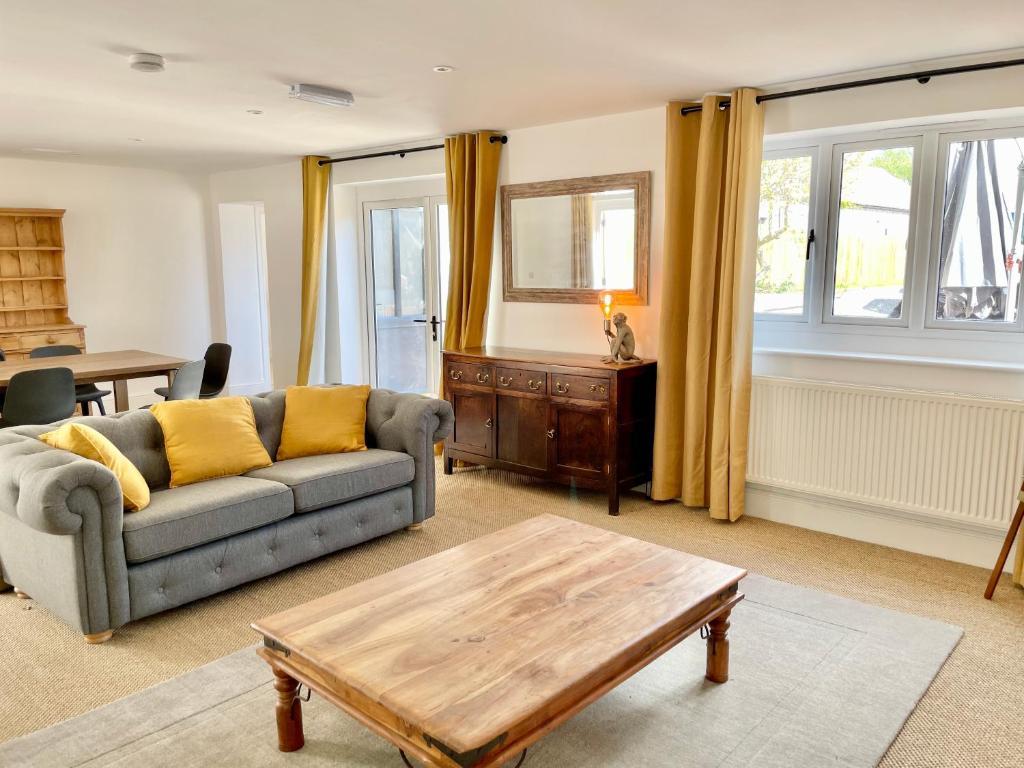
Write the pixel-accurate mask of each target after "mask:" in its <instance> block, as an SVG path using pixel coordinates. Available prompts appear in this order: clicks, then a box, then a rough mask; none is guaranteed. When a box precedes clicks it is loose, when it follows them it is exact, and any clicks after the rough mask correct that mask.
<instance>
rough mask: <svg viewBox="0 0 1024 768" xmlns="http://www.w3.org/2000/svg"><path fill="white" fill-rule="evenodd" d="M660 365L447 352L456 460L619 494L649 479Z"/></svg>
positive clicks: (451, 445)
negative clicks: (658, 366)
mask: <svg viewBox="0 0 1024 768" xmlns="http://www.w3.org/2000/svg"><path fill="white" fill-rule="evenodd" d="M656 383H657V366H656V364H655V363H654V362H653V361H648V362H643V363H640V364H636V365H625V364H621V363H615V364H608V363H604V362H602V361H601V358H600V357H599V356H597V355H579V354H574V353H568V352H566V353H561V352H541V351H536V350H527V349H506V348H501V347H479V348H475V349H465V350H460V351H458V352H445V353H444V397H445V399H446V400H447V401H448V402H449V403H451V405H452V408H453V410H454V411H455V429H454V430H453V432H452V434H451V435H450V436H449V437H448V438H447V439H446V440H445V452H444V471H445V474H451V473H452V467H453V462H454V461H455V460H456V459H458V460H460V461H464V462H468V463H472V464H481V465H483V466H488V467H496V468H500V469H509V470H513V471H516V472H523V473H526V474H529V475H535V476H537V477H543V478H545V479H547V480H551V481H554V482H559V483H565V484H570V485H579V486H582V487H585V488H596V489H600V490H603V491H605V492H606V493H607V495H608V514H610V515H617V514H618V513H619V492H620V491H622V490H623V489H627V490H628V489H629V488H632V487H634V486H637V485H640V484H642V483H646V482H648V481H649V480H650V479H651V455H652V451H653V446H654V394H655V386H656Z"/></svg>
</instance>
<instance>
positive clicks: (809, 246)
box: [804, 227, 814, 261]
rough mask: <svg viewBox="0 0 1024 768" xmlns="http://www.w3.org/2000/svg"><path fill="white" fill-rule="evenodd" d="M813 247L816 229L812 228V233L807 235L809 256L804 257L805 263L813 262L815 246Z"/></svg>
mask: <svg viewBox="0 0 1024 768" xmlns="http://www.w3.org/2000/svg"><path fill="white" fill-rule="evenodd" d="M813 245H814V228H813V227H812V228H811V231H810V232H808V233H807V255H806V256H805V257H804V260H805V261H810V260H811V246H813Z"/></svg>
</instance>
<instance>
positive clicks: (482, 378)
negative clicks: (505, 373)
mask: <svg viewBox="0 0 1024 768" xmlns="http://www.w3.org/2000/svg"><path fill="white" fill-rule="evenodd" d="M476 380H477V383H478V384H486V383H487V382H488V381H490V380H491V374H489V373H478V374H477V375H476Z"/></svg>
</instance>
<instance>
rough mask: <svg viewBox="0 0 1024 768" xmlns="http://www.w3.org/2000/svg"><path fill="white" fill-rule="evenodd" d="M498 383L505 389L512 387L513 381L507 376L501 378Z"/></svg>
mask: <svg viewBox="0 0 1024 768" xmlns="http://www.w3.org/2000/svg"><path fill="white" fill-rule="evenodd" d="M498 383H499V384H501V386H503V387H510V386H512V379H510V378H508V377H507V376H499V377H498Z"/></svg>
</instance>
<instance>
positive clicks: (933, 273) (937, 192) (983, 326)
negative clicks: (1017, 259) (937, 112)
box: [924, 127, 1024, 334]
mask: <svg viewBox="0 0 1024 768" xmlns="http://www.w3.org/2000/svg"><path fill="white" fill-rule="evenodd" d="M1007 138H1024V128H1022V127H1015V128H989V129H985V130H978V129H975V130H967V131H942V132H940V133H939V134H938V151H937V154H936V159H935V186H934V200H933V202H932V215H931V247H930V248H929V249H928V282H927V283H926V292H925V306H924V327H925V328H926V329H946V330H956V331H971V332H975V331H990V332H993V333H1000V334H1002V333H1021V332H1022V331H1024V307H1022V306H1021V302H1020V301H1018V304H1017V317H1016V319H1015V320H1014V322H1012V323H1004V322H996V321H989V320H945V319H943V320H940V319H939V318H937V317H936V316H935V301H936V298H937V296H938V289H939V249H940V248H941V247H942V209H943V206H944V205H945V200H946V167H947V165H948V164H949V147H950V145H951V144H953V143H954V142H958V141H984V140H987V139H1007ZM1021 286H1024V281H1022V283H1021ZM1018 291H1024V287H1020V286H1019V287H1018Z"/></svg>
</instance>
